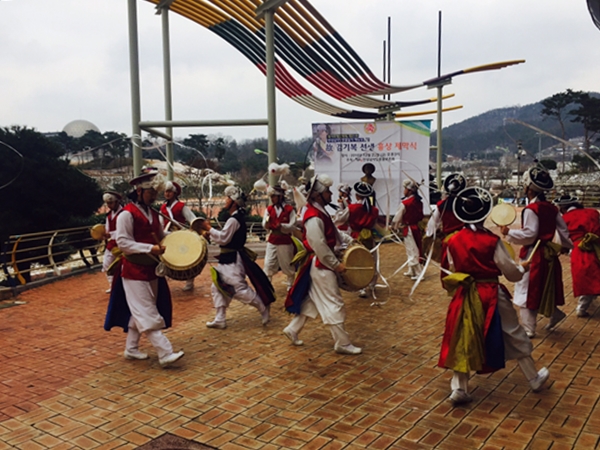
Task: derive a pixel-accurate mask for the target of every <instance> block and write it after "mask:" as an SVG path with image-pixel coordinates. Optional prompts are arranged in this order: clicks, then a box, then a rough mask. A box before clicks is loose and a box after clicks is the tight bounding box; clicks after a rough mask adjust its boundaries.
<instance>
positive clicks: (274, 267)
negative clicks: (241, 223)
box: [263, 184, 296, 290]
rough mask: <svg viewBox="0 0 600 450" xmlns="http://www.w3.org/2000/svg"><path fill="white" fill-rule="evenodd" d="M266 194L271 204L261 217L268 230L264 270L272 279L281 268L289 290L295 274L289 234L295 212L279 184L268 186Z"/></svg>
mask: <svg viewBox="0 0 600 450" xmlns="http://www.w3.org/2000/svg"><path fill="white" fill-rule="evenodd" d="M267 195H268V196H269V197H270V198H271V205H269V206H268V207H267V210H266V211H265V215H264V217H263V227H264V228H265V229H266V230H269V237H268V239H267V248H266V251H265V264H264V271H265V273H266V274H267V276H268V277H269V280H272V278H273V275H275V274H276V273H277V271H278V270H279V269H281V271H282V272H283V273H284V274H285V275H286V276H287V286H288V290H289V289H290V287H291V286H292V283H293V282H294V276H295V274H296V270H295V268H294V267H293V266H292V265H291V261H292V258H293V257H294V248H295V247H294V243H293V242H292V237H291V235H292V232H293V231H294V228H295V227H296V212H295V211H294V207H293V206H291V205H288V204H286V203H285V190H284V189H283V188H282V187H281V186H280V185H278V184H276V185H275V186H269V187H268V189H267Z"/></svg>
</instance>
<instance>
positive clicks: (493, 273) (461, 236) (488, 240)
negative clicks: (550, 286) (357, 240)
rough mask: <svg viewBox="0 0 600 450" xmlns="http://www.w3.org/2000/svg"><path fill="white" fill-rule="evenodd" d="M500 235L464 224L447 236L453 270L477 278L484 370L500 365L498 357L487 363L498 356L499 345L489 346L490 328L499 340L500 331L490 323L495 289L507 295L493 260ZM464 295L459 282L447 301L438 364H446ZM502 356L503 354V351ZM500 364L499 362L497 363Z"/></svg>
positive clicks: (461, 314) (443, 365) (494, 309)
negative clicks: (482, 317)
mask: <svg viewBox="0 0 600 450" xmlns="http://www.w3.org/2000/svg"><path fill="white" fill-rule="evenodd" d="M499 239H500V238H499V237H498V236H496V235H495V234H493V233H492V232H490V231H488V230H482V229H477V230H472V229H471V228H469V227H464V228H463V229H462V230H460V231H459V232H457V233H455V234H453V235H452V237H450V239H448V250H449V251H450V253H451V254H452V260H453V262H454V267H455V269H456V271H457V272H462V273H468V274H469V275H471V276H472V277H473V278H474V279H475V280H479V282H478V283H477V284H476V288H477V293H478V294H479V298H480V300H481V306H482V307H483V311H484V322H483V324H482V325H483V330H482V331H483V338H484V342H485V343H484V347H485V355H484V356H485V361H484V366H483V369H482V372H483V373H486V372H491V371H494V370H497V369H498V368H500V367H499V366H498V364H497V363H498V361H496V367H492V366H490V364H491V363H492V362H493V361H494V360H495V359H497V356H498V355H497V353H498V352H497V350H498V348H497V347H495V348H494V347H493V346H490V348H488V345H489V344H490V341H491V339H489V337H490V336H489V332H490V330H494V331H495V333H494V332H492V336H491V337H492V338H494V337H495V338H496V339H498V340H500V341H501V340H502V336H501V332H500V333H499V332H498V331H499V330H497V327H496V328H495V329H494V327H493V326H492V324H493V320H494V316H495V315H496V308H497V304H498V289H499V288H500V289H502V290H503V291H504V292H505V293H506V295H507V297H508V298H510V295H509V293H508V291H507V290H506V288H505V287H504V286H503V285H501V284H499V283H498V281H496V278H497V277H498V276H499V275H500V274H501V273H502V272H501V271H500V269H498V267H497V266H496V264H494V252H495V251H496V245H497V244H498V240H499ZM484 280H489V281H484ZM465 296H466V292H465V288H464V287H462V286H460V287H459V288H458V289H457V290H456V293H455V294H454V297H452V301H451V302H450V305H448V313H447V315H446V328H445V331H444V337H443V339H442V349H441V351H440V359H439V361H438V366H440V367H447V364H446V361H447V357H448V354H449V352H450V350H451V349H452V346H453V345H456V340H455V331H456V329H457V326H458V325H459V324H460V323H461V322H462V321H464V320H465V319H464V318H463V301H464V299H465ZM502 350H503V349H502ZM488 351H491V353H488ZM494 356H496V358H494ZM501 356H502V357H503V356H504V355H501ZM502 362H503V361H501V363H502ZM500 366H502V364H500Z"/></svg>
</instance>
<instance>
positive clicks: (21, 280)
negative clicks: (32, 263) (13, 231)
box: [10, 237, 27, 284]
mask: <svg viewBox="0 0 600 450" xmlns="http://www.w3.org/2000/svg"><path fill="white" fill-rule="evenodd" d="M21 239H23V238H22V237H20V238H19V239H17V240H16V242H15V245H13V249H12V254H11V256H10V262H11V265H12V268H13V270H14V271H15V275H16V276H17V279H18V280H19V283H21V284H26V283H27V282H26V281H25V278H23V275H21V272H19V268H18V267H17V247H18V246H19V242H21Z"/></svg>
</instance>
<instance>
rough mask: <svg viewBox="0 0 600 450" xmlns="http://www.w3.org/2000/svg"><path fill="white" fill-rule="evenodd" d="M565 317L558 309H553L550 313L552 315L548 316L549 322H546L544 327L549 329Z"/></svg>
mask: <svg viewBox="0 0 600 450" xmlns="http://www.w3.org/2000/svg"><path fill="white" fill-rule="evenodd" d="M565 317H567V315H566V314H565V313H564V312H562V311H561V310H560V309H557V310H556V311H554V314H552V317H550V322H548V325H546V327H545V329H546V330H551V329H552V328H554V327H555V326H556V325H557V324H558V322H560V321H561V320H563V319H564V318H565Z"/></svg>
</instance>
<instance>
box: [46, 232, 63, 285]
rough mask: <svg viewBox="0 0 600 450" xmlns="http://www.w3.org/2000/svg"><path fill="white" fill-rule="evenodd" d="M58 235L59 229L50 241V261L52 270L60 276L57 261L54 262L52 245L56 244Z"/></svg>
mask: <svg viewBox="0 0 600 450" xmlns="http://www.w3.org/2000/svg"><path fill="white" fill-rule="evenodd" d="M57 235H58V231H55V232H54V234H53V235H52V237H51V238H50V242H48V261H50V264H51V265H52V271H53V272H54V275H56V276H59V275H60V269H59V268H58V266H57V265H56V262H54V256H53V255H52V246H53V245H54V238H55V237H56V236H57Z"/></svg>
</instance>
